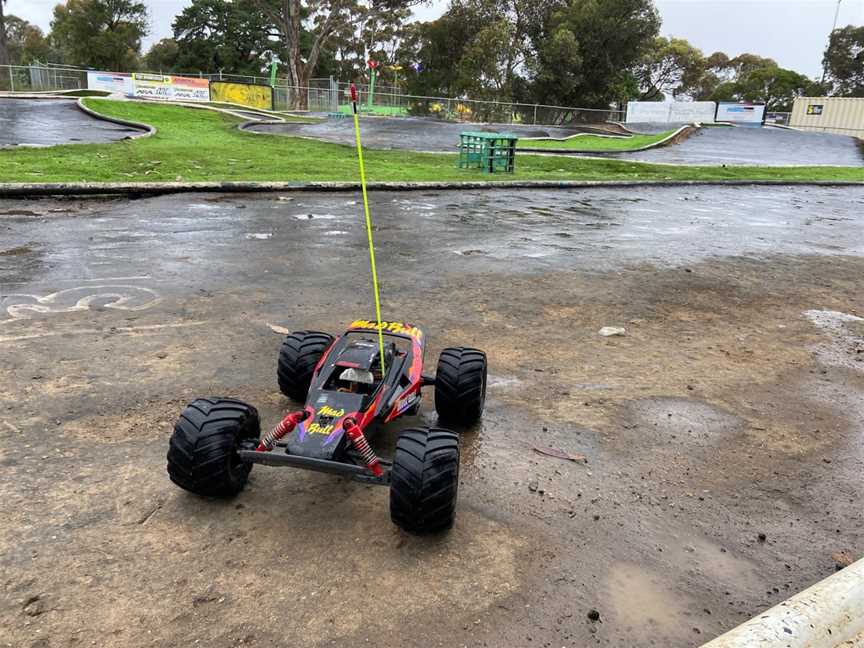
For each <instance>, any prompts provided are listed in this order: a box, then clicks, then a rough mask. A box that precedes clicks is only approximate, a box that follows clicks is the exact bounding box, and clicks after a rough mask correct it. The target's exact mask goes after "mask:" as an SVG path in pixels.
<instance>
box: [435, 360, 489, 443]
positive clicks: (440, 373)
mask: <svg viewBox="0 0 864 648" xmlns="http://www.w3.org/2000/svg"><path fill="white" fill-rule="evenodd" d="M486 373H487V368H486V354H485V353H483V352H482V351H480V350H479V349H472V348H469V347H454V348H448V349H444V350H443V351H442V352H441V355H440V356H439V358H438V370H437V372H436V374H435V411H436V412H438V417H439V418H440V419H441V421H443V422H445V423H454V424H456V425H460V426H467V425H471V424H473V423H475V422H476V421H477V420H478V419H479V418H480V416H481V415H482V414H483V406H484V404H485V402H486Z"/></svg>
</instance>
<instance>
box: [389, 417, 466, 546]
mask: <svg viewBox="0 0 864 648" xmlns="http://www.w3.org/2000/svg"><path fill="white" fill-rule="evenodd" d="M458 490H459V437H458V436H457V435H456V434H455V433H454V432H451V431H450V430H444V429H442V428H409V429H407V430H404V431H403V432H402V433H401V434H400V435H399V437H398V438H397V439H396V452H395V454H394V455H393V467H392V470H391V472H390V518H391V519H392V520H393V523H394V524H396V525H397V526H399V527H401V528H402V529H404V530H405V531H408V532H409V533H417V534H423V533H434V532H437V531H443V530H445V529H448V528H450V527H451V526H452V525H453V519H454V517H455V515H456V496H457V493H458Z"/></svg>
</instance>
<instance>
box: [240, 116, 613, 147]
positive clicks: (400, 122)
mask: <svg viewBox="0 0 864 648" xmlns="http://www.w3.org/2000/svg"><path fill="white" fill-rule="evenodd" d="M360 128H361V133H362V135H363V145H364V146H369V147H371V148H379V149H405V150H416V151H449V152H455V151H456V147H457V145H458V144H459V133H462V132H465V131H481V132H490V133H495V132H506V133H516V134H517V135H521V136H523V137H548V136H551V137H567V136H568V135H573V134H574V133H584V132H598V133H599V132H603V131H601V130H600V129H594V128H591V127H589V126H586V127H579V128H556V127H554V126H519V125H515V124H459V123H451V122H443V121H436V120H434V119H419V118H412V117H406V118H389V119H385V118H380V117H361V120H360ZM248 130H251V131H253V132H257V133H278V134H281V135H300V136H303V137H312V138H315V139H320V140H322V141H325V142H333V143H335V144H353V143H354V122H353V120H352V119H351V118H342V119H333V118H328V119H326V120H324V121H322V122H321V123H318V124H255V125H253V126H249V127H248Z"/></svg>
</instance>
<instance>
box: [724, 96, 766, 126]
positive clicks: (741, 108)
mask: <svg viewBox="0 0 864 648" xmlns="http://www.w3.org/2000/svg"><path fill="white" fill-rule="evenodd" d="M764 119H765V106H764V104H751V103H730V102H722V101H721V102H720V103H719V104H718V105H717V121H718V122H734V123H736V124H749V125H751V126H761V125H762V122H763V121H764Z"/></svg>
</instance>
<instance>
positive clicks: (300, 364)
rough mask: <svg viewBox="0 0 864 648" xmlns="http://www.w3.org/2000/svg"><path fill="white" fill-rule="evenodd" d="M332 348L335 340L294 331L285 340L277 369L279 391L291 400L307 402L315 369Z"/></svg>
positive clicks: (323, 335) (321, 335)
mask: <svg viewBox="0 0 864 648" xmlns="http://www.w3.org/2000/svg"><path fill="white" fill-rule="evenodd" d="M331 344H333V336H332V335H330V334H329V333H321V332H320V331H295V332H294V333H291V334H290V335H288V336H286V337H285V340H284V341H283V342H282V348H281V349H279V364H278V367H277V369H276V376H277V378H278V379H279V391H281V392H282V393H283V394H285V395H286V396H287V397H288V398H290V399H292V400H295V401H300V402H301V403H302V402H303V401H305V400H306V394H307V392H308V391H309V385H311V384H312V374H313V373H315V367H316V366H317V364H318V361H319V360H321V356H323V355H324V352H325V351H326V350H327V349H328V348H330V345H331Z"/></svg>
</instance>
